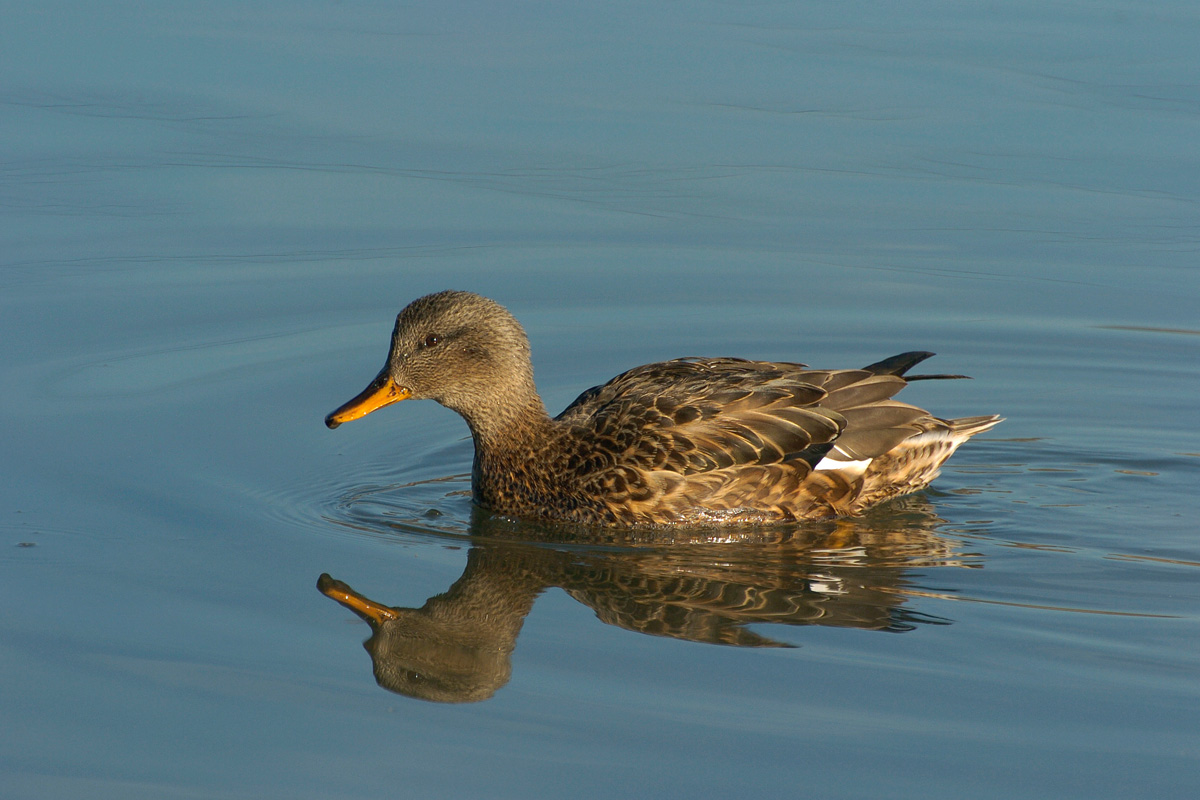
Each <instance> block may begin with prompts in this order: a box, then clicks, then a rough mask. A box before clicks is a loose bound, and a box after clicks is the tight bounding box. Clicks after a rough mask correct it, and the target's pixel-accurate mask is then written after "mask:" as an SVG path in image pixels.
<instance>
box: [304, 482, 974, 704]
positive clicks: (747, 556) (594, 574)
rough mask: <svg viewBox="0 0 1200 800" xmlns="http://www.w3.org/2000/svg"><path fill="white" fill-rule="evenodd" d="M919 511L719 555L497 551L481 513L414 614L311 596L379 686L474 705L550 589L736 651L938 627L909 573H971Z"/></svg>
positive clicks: (337, 593) (499, 676) (634, 622)
mask: <svg viewBox="0 0 1200 800" xmlns="http://www.w3.org/2000/svg"><path fill="white" fill-rule="evenodd" d="M923 505H924V502H923V501H922V500H921V499H920V498H913V499H911V500H910V501H908V502H906V503H905V504H904V506H905V507H902V508H897V507H896V506H893V507H892V509H891V510H890V511H891V513H888V514H880V515H874V516H873V517H868V518H864V519H857V520H841V521H837V522H832V523H828V524H824V525H821V526H820V528H819V529H814V527H813V526H807V527H804V528H801V529H799V530H795V529H792V530H780V531H776V532H774V533H773V534H772V533H770V532H766V531H764V530H762V529H759V530H757V531H748V532H747V533H746V534H745V538H746V541H742V542H730V541H729V540H730V539H731V538H734V537H731V535H730V532H728V531H723V532H722V534H721V539H722V543H720V544H714V543H705V542H704V541H702V539H703V536H702V535H700V534H698V535H697V537H696V538H697V539H699V540H701V541H693V542H679V541H678V539H677V538H676V540H675V541H672V542H671V543H669V544H660V545H647V544H644V543H643V544H637V545H629V546H625V547H617V548H613V547H611V546H610V547H605V548H603V549H581V548H579V547H578V546H573V547H570V548H566V549H561V548H558V547H556V546H554V545H553V544H548V543H531V542H528V541H522V542H517V541H505V540H504V539H503V538H498V536H497V534H498V533H500V532H502V530H503V526H502V525H490V524H489V519H488V517H487V516H486V515H484V514H480V515H479V516H478V518H477V520H476V525H475V526H474V528H473V532H474V533H475V535H476V536H477V537H478V538H477V539H476V543H475V544H474V545H473V546H472V548H471V551H470V553H469V554H468V556H467V566H466V569H465V570H464V571H463V574H462V577H460V578H459V579H458V580H457V581H456V582H455V583H454V585H453V586H451V587H450V588H449V589H448V590H447V591H446V592H445V593H443V594H439V595H437V596H435V597H432V598H430V599H429V600H428V601H427V602H426V603H425V605H424V606H422V607H421V608H398V607H389V606H384V605H381V604H379V603H376V602H375V601H372V600H370V599H368V598H366V597H364V596H363V595H361V594H359V593H358V592H355V591H354V590H353V589H351V588H350V587H349V586H348V585H346V584H345V583H342V582H341V581H337V580H334V579H333V578H331V577H330V576H328V575H322V576H321V577H320V579H319V581H318V582H317V588H318V589H320V591H321V592H322V593H323V594H325V595H326V596H328V597H330V598H332V599H334V600H336V601H338V602H339V603H341V604H342V605H343V606H345V607H346V608H349V609H350V610H352V611H354V612H355V613H356V614H358V615H359V616H360V617H362V618H363V619H364V620H365V621H366V622H367V623H368V624H369V625H370V626H371V630H372V635H371V637H370V638H369V639H368V640H367V641H366V642H365V644H364V647H365V648H366V650H367V652H368V653H370V654H371V659H372V661H373V663H374V670H375V679H376V680H377V681H378V682H379V685H380V686H382V687H384V688H385V689H388V690H390V691H393V692H398V693H400V694H405V695H409V696H411V697H416V698H420V699H424V700H436V701H441V702H474V701H479V700H486V699H487V698H489V697H491V696H492V694H494V693H495V691H496V690H497V689H499V688H500V687H501V686H503V685H504V684H506V683H507V682H508V680H509V678H510V676H511V672H512V665H511V661H510V656H511V654H512V651H513V649H514V648H515V647H516V642H517V636H518V634H519V633H520V631H521V626H522V625H523V623H524V621H525V617H526V615H528V614H529V612H530V610H531V609H532V608H533V604H534V601H535V600H536V599H537V597H538V595H539V594H541V593H542V592H543V591H545V590H546V589H548V588H551V587H560V588H562V589H563V590H564V591H566V592H567V593H568V594H569V595H570V596H571V597H573V598H575V599H576V600H578V601H579V602H581V603H583V604H584V605H586V606H588V607H589V608H591V609H593V610H594V611H595V612H596V616H597V617H598V618H599V619H600V620H602V621H603V622H606V623H608V624H610V625H615V626H618V627H621V628H625V629H627V630H631V631H637V632H640V633H646V634H652V635H656V636H668V637H672V638H676V639H685V640H688V641H693V642H705V643H710V644H725V645H735V646H742V647H786V646H789V645H786V644H783V643H781V642H778V641H775V640H773V639H771V638H768V637H766V636H763V635H761V634H759V633H756V632H755V631H753V630H750V629H749V628H748V627H747V626H748V625H750V624H756V623H777V624H785V625H828V626H834V627H844V628H859V629H864V630H879V631H893V632H899V631H907V630H912V629H913V627H914V626H915V625H916V624H917V623H935V624H946V623H948V622H949V621H948V620H945V619H940V618H935V617H929V616H926V615H922V614H920V613H918V612H915V611H912V610H910V609H908V608H906V607H905V606H904V604H905V601H906V597H905V595H906V593H907V592H906V587H907V584H908V581H907V580H906V577H905V574H906V568H913V567H930V566H967V564H966V563H964V561H962V560H961V558H962V557H961V556H959V555H958V554H957V553H956V551H955V545H956V543H955V542H954V541H953V540H949V539H946V538H945V537H943V536H940V535H938V534H937V533H935V532H933V531H932V530H931V528H932V525H933V524H934V523H935V522H937V520H936V518H935V517H933V516H932V515H931V514H929V513H928V512H927V511H925V510H924V509H923V508H921V506H923ZM898 511H899V512H900V513H897V512H898ZM904 511H907V512H908V513H903V512H904ZM873 519H874V520H877V522H874V523H873V521H872V520H873ZM885 523H886V525H887V526H886V527H884V524H885ZM527 532H528V531H526V533H527ZM573 538H574V540H575V541H578V539H577V533H574V534H573ZM607 544H609V545H611V544H613V542H612V541H611V540H609V541H607Z"/></svg>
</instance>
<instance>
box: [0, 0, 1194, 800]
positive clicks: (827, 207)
mask: <svg viewBox="0 0 1200 800" xmlns="http://www.w3.org/2000/svg"><path fill="white" fill-rule="evenodd" d="M4 19H5V25H4V33H3V34H0V42H2V46H0V75H3V81H0V141H3V142H4V146H3V149H2V151H0V341H3V342H4V344H5V347H4V351H5V357H4V359H3V360H2V361H0V365H2V368H0V402H2V403H3V412H4V415H5V417H6V419H7V420H8V424H7V425H6V433H5V435H4V447H3V451H2V452H3V456H2V458H3V464H4V474H5V476H6V479H5V480H4V481H3V482H0V553H2V554H3V555H0V574H2V575H3V581H2V587H3V588H0V593H2V596H3V607H4V608H5V609H6V613H5V614H4V615H3V618H2V622H0V624H2V628H0V676H2V677H3V682H4V685H5V686H6V687H7V691H5V692H4V697H5V700H4V706H3V711H4V713H3V714H2V715H0V718H2V719H3V722H2V723H0V731H2V732H3V737H4V744H5V746H4V747H3V748H2V750H0V773H2V774H3V776H4V777H3V785H4V786H5V787H6V788H5V789H4V791H3V792H0V793H3V794H5V796H10V797H14V798H59V797H67V796H70V797H88V798H122V799H123V800H124V799H126V798H142V797H145V798H195V797H204V798H307V797H313V798H317V797H320V798H331V797H346V798H350V797H353V798H374V797H380V798H382V797H416V798H458V797H491V798H522V799H524V798H543V797H544V798H550V797H577V798H589V797H597V798H600V797H605V798H607V797H622V796H631V797H643V796H644V797H651V796H654V797H666V798H671V797H695V796H718V795H728V796H737V797H779V796H787V797H790V796H794V795H796V794H798V793H801V792H803V793H805V794H812V795H815V796H822V797H830V798H860V797H872V796H873V797H894V798H922V799H923V800H928V798H961V797H972V798H1005V800H1009V799H1010V798H1013V797H1031V798H1033V797H1037V798H1041V797H1058V798H1118V797H1130V796H1136V797H1155V798H1191V797H1195V796H1197V794H1198V793H1200V777H1198V776H1200V737H1198V736H1197V723H1196V720H1197V719H1200V680H1198V679H1197V676H1198V675H1200V647H1198V646H1196V643H1197V641H1200V639H1198V634H1200V627H1198V625H1197V623H1198V621H1200V612H1198V608H1200V602H1198V601H1200V588H1198V587H1200V580H1198V579H1200V571H1198V570H1200V531H1198V530H1197V526H1196V518H1197V511H1198V510H1200V508H1198V505H1197V500H1196V486H1197V476H1198V474H1200V473H1198V467H1200V461H1198V459H1200V434H1198V433H1197V420H1198V419H1200V416H1198V414H1197V399H1196V398H1197V397H1198V396H1200V324H1198V314H1197V309H1200V275H1198V272H1197V266H1198V257H1200V256H1198V251H1200V213H1198V209H1200V149H1197V147H1196V142H1197V141H1198V137H1200V85H1198V84H1197V82H1196V75H1197V74H1200V51H1198V50H1197V48H1196V41H1197V40H1198V38H1200V9H1198V8H1197V7H1196V6H1195V4H1193V3H1184V2H1172V1H1168V2H1159V3H1155V4H1153V5H1149V6H1148V5H1146V4H1136V3H1128V2H1108V3H1100V4H1095V3H1092V4H1084V5H1079V4H1067V5H1063V4H1058V5H1046V4H1038V3H1028V2H1019V1H1017V0H1012V1H1009V2H1002V3H993V4H989V5H986V6H977V5H972V4H967V5H963V4H960V3H918V4H900V5H896V4H873V3H841V4H833V5H830V4H821V3H811V2H801V3H788V4H775V3H769V4H750V5H742V4H726V3H716V2H701V3H690V4H676V3H662V2H651V3H614V4H592V5H581V4H563V3H541V2H534V3H521V4H488V3H475V2H449V3H437V4H432V3H430V4H420V3H418V4H406V5H397V4H394V3H383V2H374V3H373V2H354V3H328V2H307V3H255V4H240V3H228V2H224V3H166V4H152V5H149V6H147V5H145V4H137V3H125V2H117V3H106V4H89V3H81V2H77V1H72V0H64V2H50V3H40V4H7V5H6V7H5V13H4ZM445 288H461V289H469V290H472V291H477V292H480V293H483V294H486V295H488V296H491V297H494V298H495V299H496V300H498V301H500V302H502V303H503V304H505V305H506V306H507V307H508V308H510V310H512V312H513V313H514V314H515V315H516V316H517V317H518V318H519V319H520V320H521V321H522V323H523V324H524V325H525V327H526V329H527V330H528V333H529V336H530V340H531V343H532V347H533V352H534V364H535V369H536V372H537V379H538V385H539V389H540V390H541V392H542V395H543V397H544V399H545V400H546V404H547V406H548V407H549V408H550V409H551V410H552V411H555V412H557V411H558V410H559V409H561V408H562V407H564V406H565V405H566V404H567V403H569V402H570V401H571V400H572V399H573V398H574V397H575V396H576V395H577V394H578V392H579V391H581V390H582V389H584V388H586V387H588V386H591V385H594V384H596V383H599V382H602V381H604V380H607V379H608V378H609V377H611V376H613V375H615V374H617V373H618V372H620V371H622V370H624V369H627V368H629V367H631V366H634V365H637V364H641V363H646V362H650V361H654V360H659V359H664V358H671V357H676V356H683V355H736V356H743V357H750V358H763V359H786V360H800V361H804V362H807V363H810V364H812V365H814V366H820V367H857V366H862V365H864V364H867V363H870V362H873V361H875V360H878V359H880V358H883V357H885V356H889V355H892V354H894V353H897V352H901V351H905V350H931V351H936V352H937V353H938V354H939V355H938V357H937V358H936V359H935V360H933V361H931V362H929V364H930V365H933V366H932V367H931V369H933V370H934V371H938V372H947V373H967V374H970V375H972V376H973V377H974V380H972V381H951V382H932V381H930V382H923V383H919V384H915V385H913V386H912V387H910V388H909V389H907V390H906V391H905V394H904V395H903V397H904V399H906V400H909V401H911V402H914V403H918V404H920V405H922V406H923V407H927V408H930V409H931V410H933V411H934V412H935V413H937V414H939V415H942V416H947V417H952V416H967V415H974V414H987V413H998V414H1002V415H1003V416H1005V417H1006V418H1007V421H1006V422H1005V423H1004V424H1003V425H1001V426H1000V427H998V428H996V429H995V430H993V431H990V432H988V433H986V434H984V435H982V436H980V437H978V438H977V439H975V440H973V441H972V442H971V443H969V444H968V445H966V446H965V447H964V448H963V449H962V450H961V451H960V452H959V453H958V454H957V455H956V456H955V457H954V458H953V459H952V460H951V462H949V464H948V465H947V468H946V469H945V470H944V472H943V475H942V476H941V478H940V479H939V480H938V481H937V482H936V483H935V484H934V486H933V487H932V488H931V489H930V490H928V491H926V492H924V493H921V494H920V495H918V496H916V497H912V498H908V499H906V500H904V501H902V502H899V503H895V504H891V505H888V506H885V507H882V508H880V509H877V510H875V511H873V512H871V513H870V514H868V515H867V516H866V517H864V518H862V519H858V520H849V521H842V522H837V523H822V524H814V525H806V526H794V527H793V528H790V529H787V530H786V531H783V530H775V531H766V532H763V531H757V532H748V533H747V532H743V533H744V534H745V535H743V536H741V537H740V539H739V540H738V541H732V542H730V541H725V542H722V541H717V540H716V539H719V538H720V537H714V536H710V535H708V534H707V533H705V532H698V531H691V532H686V531H685V532H681V533H679V534H678V536H677V537H675V539H674V540H672V541H629V540H622V541H616V540H609V541H600V542H597V541H583V540H582V539H574V540H572V539H571V537H563V536H557V537H556V535H555V534H554V532H553V531H546V530H544V529H540V528H534V527H531V526H522V525H520V524H516V523H511V522H507V521H504V520H495V519H488V518H487V517H486V516H485V515H479V514H477V513H475V512H473V510H472V507H471V504H470V501H469V498H468V496H467V492H468V490H469V481H468V479H467V478H466V473H468V472H469V470H470V461H471V443H470V441H469V439H468V438H466V437H467V430H466V427H465V425H464V424H463V423H462V421H461V420H460V419H458V418H457V417H456V416H455V415H454V414H452V413H451V412H449V411H447V410H445V409H443V408H441V407H439V406H437V405H436V404H433V403H418V402H414V403H404V404H402V405H400V406H397V407H395V408H389V409H386V410H384V411H381V412H379V413H378V414H375V415H372V416H371V417H369V418H367V419H365V420H362V421H359V422H355V423H354V424H353V425H347V426H344V427H343V428H339V429H338V430H337V431H336V432H330V431H328V430H326V429H325V427H324V426H323V425H322V424H321V420H322V417H323V415H324V414H325V413H327V412H328V411H330V410H332V409H333V408H334V407H336V406H337V405H339V404H340V403H342V402H343V401H345V400H347V399H348V398H349V397H351V396H353V395H354V394H356V393H357V392H358V391H359V390H360V389H361V388H362V387H363V386H364V385H366V383H367V382H368V381H369V380H370V379H371V377H372V376H373V375H374V374H375V372H376V371H377V370H378V368H379V367H380V366H381V364H382V363H383V359H384V356H385V355H386V347H387V337H388V335H389V333H390V330H391V325H392V320H393V318H394V315H395V313H396V312H397V311H398V310H399V309H400V308H401V307H402V306H403V305H404V304H405V303H407V302H408V301H410V300H412V299H414V298H415V297H418V296H420V295H422V294H424V293H427V292H430V291H436V290H440V289H445ZM729 538H734V537H729ZM323 573H328V574H329V575H331V576H332V578H333V579H335V580H338V581H344V582H345V585H346V586H348V587H352V591H355V592H360V593H361V594H362V596H364V597H366V598H369V599H370V600H371V601H374V602H376V603H379V604H382V605H384V606H389V607H390V606H394V607H398V608H405V609H408V608H421V607H423V606H425V604H426V602H427V600H428V599H429V598H437V597H439V596H442V599H440V600H437V601H431V602H432V606H428V607H427V608H431V607H439V608H445V609H449V610H448V611H446V614H447V615H448V616H449V617H450V618H452V619H453V620H455V624H456V625H461V626H462V627H463V629H470V631H472V632H473V633H472V635H476V634H478V635H479V636H481V637H483V639H482V640H483V641H485V642H486V644H487V646H486V647H484V648H482V649H481V650H479V652H482V651H484V650H486V651H487V654H488V655H487V657H486V658H482V657H481V658H482V661H481V662H479V663H482V664H484V666H482V667H480V666H479V664H478V663H477V662H471V663H472V664H475V666H476V667H477V668H474V669H467V670H463V671H462V672H460V673H458V674H459V675H460V677H462V676H463V675H466V676H467V677H466V678H463V681H464V684H469V685H470V686H472V687H474V688H475V690H476V694H475V695H473V696H471V697H469V698H468V697H465V696H462V697H458V698H457V699H458V700H462V701H464V702H431V701H429V700H427V699H418V698H415V697H412V696H408V695H406V694H403V693H398V692H397V691H392V690H390V689H395V688H397V686H396V685H395V684H394V683H389V681H391V680H392V678H389V677H388V675H389V674H392V675H393V676H394V675H397V674H398V675H399V676H400V678H402V679H404V680H407V681H409V682H410V683H411V682H413V681H416V682H417V683H418V684H420V685H422V686H424V687H425V691H426V692H428V691H429V687H430V685H431V683H432V681H433V678H434V677H436V676H435V675H434V674H433V673H431V672H430V671H429V670H428V669H426V667H425V666H422V667H421V668H420V669H408V670H407V672H404V671H401V673H388V672H387V670H388V669H389V667H388V666H387V665H388V664H389V663H390V664H395V663H398V661H396V660H393V661H391V662H389V661H387V660H386V659H380V658H378V657H379V655H380V654H381V653H385V652H399V650H401V649H403V648H405V647H408V648H413V647H417V648H418V649H420V647H424V645H420V646H418V645H414V641H415V640H416V637H413V636H410V635H409V634H408V633H404V634H403V635H401V634H399V633H397V634H396V636H395V637H394V638H387V637H388V636H390V635H391V634H389V633H387V632H384V633H378V632H374V633H373V631H372V629H371V628H370V627H368V626H367V625H366V624H364V623H363V621H362V620H361V619H360V618H359V617H358V616H356V615H355V614H353V613H351V611H348V610H346V609H345V608H343V607H342V606H340V605H338V604H337V603H335V602H332V601H331V600H330V599H329V597H326V596H323V595H322V593H321V592H319V591H318V590H317V588H316V583H317V579H318V576H320V575H321V574H323ZM481 596H484V597H486V598H488V600H487V602H486V603H482V604H480V605H478V606H472V605H471V604H470V603H468V602H466V601H465V600H464V599H463V598H474V597H481ZM439 604H440V605H439ZM476 608H482V609H484V613H476ZM397 613H399V612H397ZM396 630H398V629H396ZM368 637H371V640H370V641H369V642H368V649H367V650H366V651H364V649H363V648H362V647H361V646H360V644H361V643H362V642H363V641H364V639H367V638H368ZM388 648H395V650H392V651H389V650H388ZM420 652H421V653H423V654H424V653H425V652H426V651H425V650H420ZM456 652H458V653H459V655H460V656H461V653H462V651H461V649H460V650H458V651H456ZM373 655H374V656H376V659H373V658H372V656H373ZM422 657H424V656H422ZM456 657H458V656H456ZM422 663H423V664H424V663H425V662H422ZM381 664H382V666H381ZM423 670H424V671H423ZM373 671H374V674H373ZM381 676H382V677H381ZM439 686H441V684H439ZM389 687H390V688H389ZM479 687H482V688H479ZM414 693H415V694H418V695H419V694H421V692H420V691H417V692H414ZM446 699H447V698H446V697H441V698H440V700H442V701H444V700H446Z"/></svg>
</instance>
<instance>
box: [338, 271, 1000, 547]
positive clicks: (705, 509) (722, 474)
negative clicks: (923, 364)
mask: <svg viewBox="0 0 1200 800" xmlns="http://www.w3.org/2000/svg"><path fill="white" fill-rule="evenodd" d="M930 355H932V354H931V353H903V354H901V355H898V356H894V357H892V358H889V359H886V360H884V361H881V362H878V363H876V364H872V365H870V366H868V367H865V368H863V369H851V370H813V369H807V368H806V367H805V366H804V365H802V364H794V363H786V362H765V361H746V360H742V359H736V358H688V359H678V360H674V361H665V362H661V363H657V364H647V365H645V366H641V367H636V368H634V369H632V370H629V371H628V372H625V373H623V374H621V375H618V376H617V377H616V378H613V379H612V380H611V381H609V382H608V383H606V384H604V385H602V386H597V387H594V388H592V389H589V390H587V391H586V392H584V393H583V394H581V395H580V396H579V397H578V398H577V399H576V400H575V402H573V403H571V405H569V406H568V407H567V408H566V410H564V411H563V412H562V413H561V414H559V415H558V416H557V417H555V418H553V419H551V418H550V416H549V415H548V414H547V413H546V411H545V407H544V406H543V405H542V401H541V399H540V398H539V397H538V394H537V390H536V388H535V387H534V383H533V367H532V366H531V362H530V353H529V343H528V339H527V338H526V336H525V332H524V330H523V329H522V328H521V326H520V324H519V323H518V322H517V321H516V319H514V318H513V317H512V315H511V314H509V313H508V311H506V310H505V309H504V308H503V307H502V306H500V305H499V304H497V303H495V302H493V301H491V300H488V299H487V298H484V297H480V296H479V295H475V294H470V293H468V292H440V293H438V294H433V295H428V296H426V297H423V298H421V299H419V300H416V301H414V302H413V303H411V304H410V305H409V306H408V307H407V308H405V309H404V310H403V311H402V312H401V313H400V315H399V316H398V317H397V319H396V327H395V330H394V332H393V335H392V347H391V351H390V353H389V355H388V361H387V364H386V365H385V367H384V369H383V370H382V371H381V372H380V373H379V376H378V377H377V378H376V379H375V381H374V382H373V383H372V384H371V385H370V386H369V387H368V388H367V389H366V390H365V391H364V392H363V393H362V394H360V395H359V396H358V397H356V398H355V399H354V400H351V401H350V402H349V403H347V404H345V405H344V406H342V407H341V408H339V409H338V410H337V411H335V412H333V413H332V414H330V415H329V416H328V417H327V418H326V424H327V425H329V427H331V428H332V427H337V426H338V425H340V424H341V423H342V422H346V421H349V420H352V419H357V418H358V417H361V416H363V415H365V414H367V413H370V412H371V411H373V410H375V409H376V408H379V407H382V406H383V405H388V404H390V403H392V402H395V401H397V400H403V399H407V398H409V397H412V398H418V399H420V398H430V399H434V400H437V401H438V402H440V403H441V404H442V405H444V406H446V407H448V408H451V409H453V410H455V411H457V412H458V413H459V414H461V415H462V416H463V418H464V419H465V420H466V421H467V425H468V426H469V427H470V429H471V434H472V437H473V438H474V442H475V462H474V466H473V471H472V491H473V495H474V499H475V502H476V503H478V504H479V505H480V506H482V507H484V508H487V509H490V510H492V511H495V512H498V513H502V514H506V515H511V516H516V517H523V518H530V519H549V520H565V521H571V522H577V523H586V524H602V525H676V524H718V523H769V522H779V521H787V520H796V519H812V518H822V517H831V516H839V515H852V514H857V513H859V512H861V511H863V510H865V509H866V508H868V507H870V506H872V505H875V504H876V503H879V502H882V501H884V500H887V499H889V498H892V497H896V496H899V495H901V494H906V493H908V492H912V491H915V490H917V489H920V488H922V487H924V486H926V485H927V484H928V483H929V482H930V481H931V480H933V478H934V477H936V475H937V473H938V470H939V468H940V466H941V464H942V462H943V461H945V460H946V458H948V457H949V456H950V454H951V453H953V452H954V450H955V449H956V448H957V447H958V446H959V445H960V444H962V442H964V441H966V440H967V439H968V438H970V437H971V436H973V435H975V434H976V433H979V432H981V431H984V430H987V429H988V428H990V427H992V426H993V425H995V424H996V423H998V422H999V421H1000V418H999V417H995V416H987V417H969V418H964V419H957V420H943V419H938V418H936V417H934V416H932V415H930V414H929V413H928V412H926V411H923V410H922V409H919V408H916V407H915V406H911V405H908V404H905V403H900V402H898V401H896V400H893V399H892V397H893V395H895V394H896V393H897V392H899V391H900V390H901V389H902V388H904V386H905V385H906V383H907V380H906V379H905V378H904V377H903V375H904V373H905V372H906V371H907V370H908V369H910V368H911V367H912V366H913V365H914V364H916V363H918V362H920V361H922V360H924V359H925V358H928V357H929V356H930ZM925 377H958V376H925ZM909 380H911V378H910V379H909Z"/></svg>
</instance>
